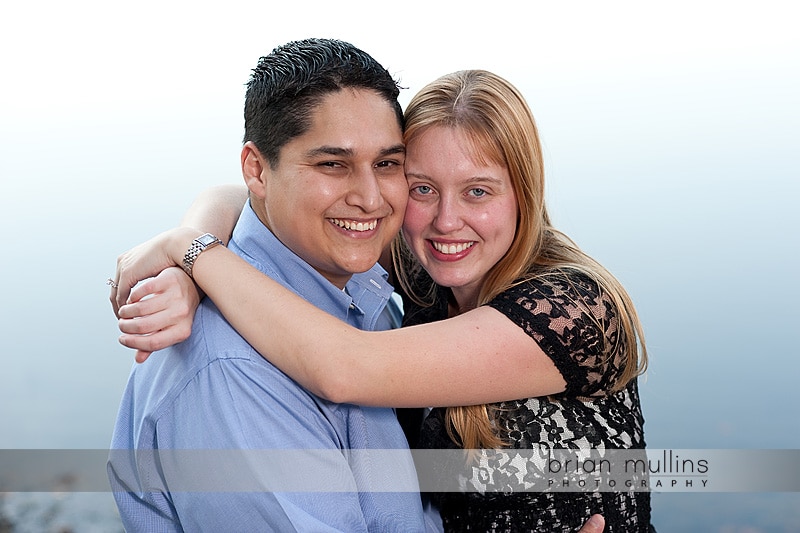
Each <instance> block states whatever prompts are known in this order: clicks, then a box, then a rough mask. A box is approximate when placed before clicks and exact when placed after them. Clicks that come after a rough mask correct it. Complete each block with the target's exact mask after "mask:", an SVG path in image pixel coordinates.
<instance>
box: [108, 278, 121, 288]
mask: <svg viewBox="0 0 800 533" xmlns="http://www.w3.org/2000/svg"><path fill="white" fill-rule="evenodd" d="M106 285H111V288H112V289H116V288H117V287H118V285H117V284H116V282H115V281H114V280H113V279H111V278H108V280H107V281H106Z"/></svg>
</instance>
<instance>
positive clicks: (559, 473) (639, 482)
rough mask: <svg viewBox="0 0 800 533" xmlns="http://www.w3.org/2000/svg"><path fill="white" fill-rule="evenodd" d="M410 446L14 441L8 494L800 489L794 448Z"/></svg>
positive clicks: (0, 468)
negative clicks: (170, 446) (99, 445)
mask: <svg viewBox="0 0 800 533" xmlns="http://www.w3.org/2000/svg"><path fill="white" fill-rule="evenodd" d="M408 454H409V452H408V451H407V450H344V451H340V450H158V451H157V452H154V451H153V450H110V451H109V450H9V449H6V450H0V492H106V491H110V490H137V491H169V492H177V491H191V492H198V491H204V492H206V491H207V492H254V491H255V492H352V491H361V492H369V491H372V492H416V491H418V490H422V491H424V492H511V491H513V492H545V491H554V492H579V491H603V492H607V491H653V492H800V450H794V449H792V450H720V449H710V450H705V449H648V450H646V451H645V450H548V449H545V448H537V449H533V450H481V451H478V452H476V453H475V454H473V455H472V456H470V455H468V454H466V453H465V452H464V451H462V450H412V451H411V456H412V457H413V460H414V466H415V467H416V472H415V471H414V469H413V468H410V467H409V463H408V458H409V455H408ZM343 457H344V459H345V460H344V461H343V460H342V459H343ZM109 459H110V461H111V463H112V464H113V465H114V468H113V472H114V477H115V478H117V479H118V480H119V481H118V483H117V484H115V486H114V488H113V489H112V487H111V485H110V484H109V478H108V473H107V472H108V471H107V464H108V463H109ZM351 466H352V471H351ZM366 470H368V472H369V475H361V474H359V472H362V473H363V472H365V471H366ZM353 472H356V474H355V475H353ZM154 473H155V474H154ZM365 479H368V481H365ZM132 480H133V481H132ZM134 485H135V486H134Z"/></svg>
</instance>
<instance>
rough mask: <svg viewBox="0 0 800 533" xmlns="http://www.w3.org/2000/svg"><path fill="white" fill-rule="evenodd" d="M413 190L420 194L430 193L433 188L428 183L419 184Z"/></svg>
mask: <svg viewBox="0 0 800 533" xmlns="http://www.w3.org/2000/svg"><path fill="white" fill-rule="evenodd" d="M411 190H412V191H416V192H417V193H419V194H430V192H431V188H430V187H428V186H427V185H418V186H416V187H414V188H413V189H411Z"/></svg>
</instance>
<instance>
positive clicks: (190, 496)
mask: <svg viewBox="0 0 800 533" xmlns="http://www.w3.org/2000/svg"><path fill="white" fill-rule="evenodd" d="M398 93H399V90H398V87H397V85H396V82H395V81H394V80H393V79H392V77H391V75H390V74H389V73H388V72H387V71H386V70H385V69H384V68H383V67H381V66H380V65H379V64H378V63H377V62H376V61H375V60H374V59H373V58H372V57H370V56H369V55H367V54H366V53H364V52H362V51H361V50H359V49H357V48H355V47H353V46H352V45H349V44H347V43H343V42H339V41H333V40H317V39H310V40H305V41H299V42H293V43H289V44H287V45H284V46H281V47H278V48H276V49H275V50H273V52H272V53H271V54H269V55H268V56H266V57H264V58H261V60H260V62H259V64H258V66H257V67H256V69H254V71H253V73H252V76H251V78H250V81H249V84H248V90H247V96H246V101H245V144H244V148H243V150H242V154H241V163H242V173H243V176H244V180H245V183H246V184H247V187H248V189H249V191H250V192H249V197H250V199H249V202H248V205H247V206H245V208H244V210H243V211H242V213H241V216H240V218H239V220H238V222H237V224H236V227H235V229H234V232H233V236H232V239H231V241H230V243H229V247H230V248H231V249H232V250H234V251H235V252H236V253H237V254H239V255H240V256H242V257H243V258H245V259H246V260H247V261H248V262H250V263H251V264H253V265H254V266H256V267H257V268H258V269H259V270H261V271H262V272H263V273H265V274H267V275H269V276H271V277H273V278H275V279H276V280H279V281H280V282H281V283H282V284H284V285H285V286H287V287H289V288H291V289H293V290H294V291H295V292H297V293H298V294H300V295H301V296H303V297H304V298H306V299H307V300H309V301H310V302H312V303H314V304H316V305H317V306H318V307H320V308H322V309H324V310H326V311H328V312H329V313H331V314H333V315H335V316H337V317H339V318H341V319H342V320H344V321H345V322H348V323H349V324H351V325H354V326H356V327H360V328H363V329H375V328H377V327H383V328H385V327H388V326H389V325H388V323H386V322H385V321H386V319H385V317H384V315H383V314H382V311H383V310H384V307H385V306H386V303H387V301H388V300H389V298H390V295H391V292H392V288H391V286H390V285H389V284H388V283H387V281H386V273H385V271H383V269H381V268H380V267H379V266H377V265H376V262H377V260H378V258H379V256H380V254H381V252H382V251H383V250H384V249H385V248H386V246H387V244H388V243H389V242H390V241H391V239H392V238H393V237H394V236H395V234H396V233H397V232H398V230H399V228H400V224H401V222H402V218H403V214H404V211H405V204H406V199H407V185H406V180H405V176H404V174H403V161H404V154H405V149H404V147H403V143H402V126H403V124H402V111H401V109H400V106H399V104H398V103H397V96H398ZM212 241H213V240H212V239H209V240H208V241H206V242H200V243H198V244H197V247H196V248H195V250H194V252H193V254H198V253H200V252H201V251H202V249H203V248H204V247H205V246H209V245H213V244H214V242H212ZM189 255H192V254H189ZM195 257H196V255H193V256H192V257H189V256H187V262H188V265H187V269H190V268H191V261H192V260H193V259H194V258H195ZM298 319H299V320H301V319H302V317H298ZM265 327H268V325H265ZM266 449H274V450H286V451H289V450H303V449H306V450H322V451H323V452H328V453H324V454H323V456H322V457H321V459H320V460H319V461H317V462H314V463H313V471H314V474H315V476H317V477H316V479H319V480H329V481H330V483H331V485H332V486H334V487H335V488H333V489H331V491H330V492H322V493H319V492H314V491H313V490H311V491H309V490H302V489H300V490H297V491H294V492H292V491H291V490H290V489H291V487H290V486H289V485H286V484H285V483H284V484H283V485H282V484H281V481H280V480H278V481H275V480H274V479H270V475H269V473H264V475H263V476H261V477H259V475H258V472H257V471H258V469H259V468H261V466H260V465H259V463H258V462H256V463H255V464H254V465H253V467H252V470H255V471H256V472H244V471H243V470H242V469H241V468H240V469H238V470H234V471H230V472H229V471H224V472H221V475H220V472H219V470H220V468H222V465H224V464H226V461H227V459H224V460H221V459H219V458H220V457H223V456H225V454H226V453H228V454H229V452H230V451H233V450H266ZM351 449H354V450H359V449H378V450H400V451H401V455H400V457H401V460H400V464H397V465H393V467H395V468H396V471H397V472H400V473H401V474H404V475H409V473H410V476H411V478H412V479H413V480H414V483H415V482H416V478H414V477H413V472H414V470H413V462H412V461H411V457H410V453H408V452H407V443H406V440H405V437H404V435H403V433H402V431H401V429H400V427H399V425H398V423H397V420H396V418H395V416H394V413H393V411H392V410H391V409H379V408H362V407H358V406H354V405H338V404H333V403H331V402H327V401H324V400H322V399H320V398H318V397H315V396H314V395H312V394H311V393H309V392H308V391H306V390H304V389H302V388H301V387H299V386H298V385H297V384H296V383H295V382H293V381H292V380H291V379H289V378H288V377H287V376H285V375H284V374H283V373H281V372H280V371H279V370H277V369H276V368H275V367H273V366H272V365H271V364H270V363H268V362H267V361H266V360H265V359H264V358H262V357H261V356H260V355H259V354H258V353H257V352H256V351H255V350H254V349H253V348H252V347H251V346H249V345H248V344H247V342H246V341H245V340H244V339H242V338H241V336H239V334H238V333H236V331H235V330H234V329H233V328H232V327H231V326H230V325H229V324H228V323H227V322H226V321H225V320H224V318H222V316H221V315H220V313H219V311H218V310H217V309H216V307H215V306H214V304H213V303H212V302H211V301H209V300H208V299H206V300H204V301H203V302H202V303H201V305H200V307H199V308H198V311H197V313H196V315H195V321H194V325H193V329H192V333H191V335H190V337H189V338H188V339H187V340H186V341H184V342H182V343H180V344H178V345H175V346H173V347H170V348H167V349H164V350H161V351H160V352H157V353H155V354H154V355H153V356H152V357H151V358H150V360H149V361H147V362H146V363H144V364H142V365H138V366H136V368H134V369H133V371H132V373H131V376H130V379H129V381H128V385H127V388H126V390H125V393H124V396H123V399H122V404H121V407H120V411H119V415H118V418H117V423H116V427H115V430H114V436H113V441H112V453H111V457H110V460H109V477H110V480H111V483H112V487H113V489H114V491H115V497H116V500H117V504H118V507H119V510H120V514H121V516H122V520H123V523H124V525H125V527H126V529H127V530H129V531H183V530H193V531H196V530H204V531H292V530H297V531H350V532H353V531H423V530H425V529H426V525H425V519H424V516H423V510H422V506H421V503H420V498H419V495H418V494H417V493H415V492H414V491H407V492H396V493H387V492H374V491H370V490H369V489H370V487H372V486H376V485H377V486H383V485H385V482H386V479H383V478H381V476H385V473H381V467H382V466H385V465H378V464H370V463H369V461H370V459H369V457H368V456H366V457H365V455H364V454H352V453H350V452H349V450H351ZM122 450H125V451H124V452H122ZM174 450H178V451H175V452H174V453H170V451H174ZM199 450H219V452H218V453H216V455H214V454H208V455H198V454H193V453H191V452H192V451H199ZM402 450H406V451H405V452H402ZM148 451H149V453H148ZM201 457H202V458H204V459H202V460H201V459H200V458H201ZM242 457H243V456H239V458H238V459H242ZM253 457H256V456H255V455H253ZM281 457H288V458H289V460H290V461H291V460H293V459H292V458H293V457H295V456H291V455H284V456H281ZM297 457H299V459H298V461H299V463H298V464H297V465H291V464H290V465H288V466H289V468H288V470H289V471H290V472H291V471H293V470H294V466H297V471H304V470H305V471H307V470H308V468H307V467H308V465H307V464H304V461H305V459H303V458H302V455H298V456H297ZM209 458H210V459H211V462H212V463H213V462H214V461H217V460H219V464H213V465H210V464H208V463H206V462H205V460H207V459H209ZM248 460H249V459H248V458H247V457H244V461H245V463H247V461H248ZM232 461H233V463H235V464H237V465H238V466H241V464H240V463H237V462H236V461H237V459H235V458H234V459H232ZM303 467H306V468H305V469H304V468H303ZM264 468H265V469H267V470H269V468H267V467H264ZM248 474H252V475H253V477H252V479H250V478H248V482H247V483H241V484H239V485H237V484H236V483H237V482H238V481H240V478H241V477H242V476H246V475H248ZM207 479H220V480H222V481H223V483H222V485H224V486H221V487H216V486H213V483H212V484H211V486H208V485H203V484H202V481H204V480H207ZM226 480H229V481H230V484H229V485H228V484H226V483H224V481H226ZM262 481H263V484H260V483H261V482H262ZM285 481H288V480H285ZM300 481H303V480H300ZM196 482H197V483H199V484H193V483H196ZM270 483H273V484H272V485H271V484H270ZM274 483H277V486H276V485H274ZM301 485H302V483H301ZM232 487H233V488H232ZM237 487H238V488H237ZM287 487H288V488H287ZM326 487H327V485H326V484H325V483H322V486H321V487H320V489H321V490H323V491H325V489H326ZM341 487H344V490H342V489H341Z"/></svg>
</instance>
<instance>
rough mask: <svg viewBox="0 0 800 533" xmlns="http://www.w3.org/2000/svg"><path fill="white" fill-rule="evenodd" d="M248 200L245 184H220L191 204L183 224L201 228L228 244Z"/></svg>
mask: <svg viewBox="0 0 800 533" xmlns="http://www.w3.org/2000/svg"><path fill="white" fill-rule="evenodd" d="M246 201H247V187H245V186H244V185H218V186H216V187H211V188H210V189H206V190H205V191H203V192H201V193H200V194H199V195H198V196H197V198H196V199H195V200H194V202H193V203H192V205H190V206H189V209H188V211H186V214H185V215H184V216H183V219H182V220H181V226H186V227H189V228H201V229H203V230H205V231H207V232H208V233H213V234H214V235H216V236H217V237H219V239H220V240H221V241H222V242H224V243H225V244H228V241H229V240H230V239H231V233H233V227H234V226H235V225H236V221H237V220H238V219H239V214H240V213H241V212H242V206H244V203H245V202H246Z"/></svg>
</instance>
